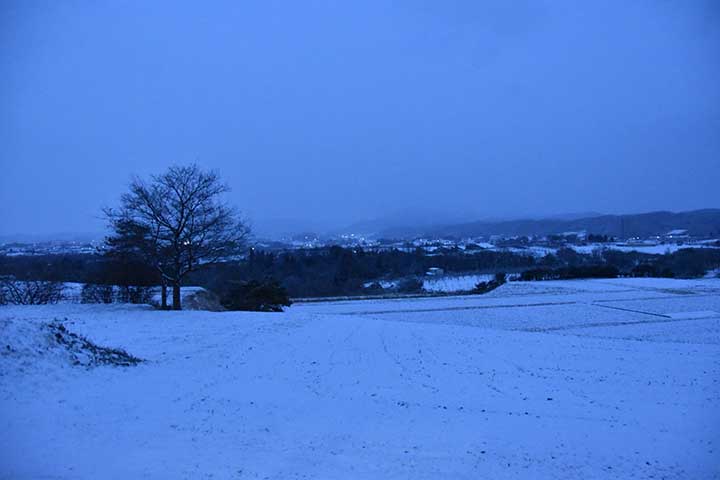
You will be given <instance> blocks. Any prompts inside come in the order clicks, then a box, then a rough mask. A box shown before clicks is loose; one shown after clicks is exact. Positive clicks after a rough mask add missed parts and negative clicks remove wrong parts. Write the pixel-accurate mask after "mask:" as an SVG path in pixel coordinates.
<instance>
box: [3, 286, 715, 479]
mask: <svg viewBox="0 0 720 480" xmlns="http://www.w3.org/2000/svg"><path fill="white" fill-rule="evenodd" d="M719 312H720V280H718V279H703V280H695V281H690V280H688V281H683V280H666V279H662V280H660V279H618V280H597V281H594V280H592V281H558V282H536V283H519V282H518V283H509V284H506V285H504V286H503V287H501V288H499V289H497V290H495V291H493V292H490V293H489V294H487V295H483V296H462V297H442V298H431V299H412V300H408V299H404V300H382V301H349V302H336V303H312V304H298V305H295V306H293V307H292V308H291V309H289V310H288V311H287V312H285V313H281V314H254V313H210V312H159V311H153V310H151V309H149V308H146V307H140V306H117V305H109V306H88V305H76V304H65V305H58V306H47V307H0V351H1V352H2V353H1V354H0V429H1V431H2V432H3V435H0V478H7V479H36V478H53V479H105V478H108V479H115V478H121V479H135V478H150V479H156V478H158V479H165V478H172V479H183V478H187V479H199V478H213V479H226V478H228V479H231V478H232V479H243V478H270V479H285V478H290V479H300V478H320V479H341V478H342V479H345V478H363V479H378V478H381V479H388V478H390V479H392V478H402V479H440V478H453V479H456V478H457V479H479V478H490V479H502V478H528V479H538V478H548V479H549V478H552V479H563V478H567V479H571V478H572V479H575V478H583V479H588V478H618V479H626V478H667V479H673V478H689V479H707V478H720V313H719ZM53 319H60V320H62V321H63V323H64V324H65V325H66V327H67V328H68V329H70V331H72V332H76V333H79V334H82V335H85V336H87V337H88V338H89V339H90V340H92V341H93V342H95V343H96V344H98V345H104V346H111V347H121V348H124V349H126V350H127V351H128V352H129V353H131V354H133V355H135V356H138V357H141V358H143V359H145V360H146V361H145V362H143V363H141V364H140V365H138V366H135V367H112V366H98V367H95V368H87V367H82V366H73V365H71V362H70V358H69V356H68V353H67V352H66V351H64V350H63V349H62V348H61V347H60V346H58V345H56V344H55V343H54V341H53V339H52V338H51V337H50V335H49V334H48V333H47V331H46V330H43V327H42V325H43V324H44V323H47V322H51V321H52V320H53Z"/></svg>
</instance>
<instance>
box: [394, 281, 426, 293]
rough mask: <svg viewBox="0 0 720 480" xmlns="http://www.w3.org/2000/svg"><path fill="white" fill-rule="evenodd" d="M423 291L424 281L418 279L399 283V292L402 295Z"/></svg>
mask: <svg viewBox="0 0 720 480" xmlns="http://www.w3.org/2000/svg"><path fill="white" fill-rule="evenodd" d="M422 289H423V282H422V280H418V279H417V278H406V279H404V280H402V281H400V283H398V286H397V290H398V292H400V293H420V292H422Z"/></svg>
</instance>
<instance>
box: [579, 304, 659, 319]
mask: <svg viewBox="0 0 720 480" xmlns="http://www.w3.org/2000/svg"><path fill="white" fill-rule="evenodd" d="M590 305H593V306H595V307H601V308H611V309H613V310H622V311H623V312H632V313H641V314H643V315H651V316H653V317H661V318H671V317H670V316H669V315H663V314H662V313H652V312H644V311H642V310H633V309H631V308H622V307H612V306H610V305H599V304H597V303H591V304H590ZM641 323H642V322H641Z"/></svg>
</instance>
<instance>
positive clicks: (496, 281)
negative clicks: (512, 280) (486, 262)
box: [473, 272, 507, 293]
mask: <svg viewBox="0 0 720 480" xmlns="http://www.w3.org/2000/svg"><path fill="white" fill-rule="evenodd" d="M506 281H507V275H505V273H503V272H498V273H496V274H495V277H494V278H493V279H492V280H490V281H489V282H480V283H478V284H477V285H475V288H474V289H473V293H487V292H490V291H492V290H495V289H496V288H498V287H499V286H500V285H503V284H504V283H505V282H506Z"/></svg>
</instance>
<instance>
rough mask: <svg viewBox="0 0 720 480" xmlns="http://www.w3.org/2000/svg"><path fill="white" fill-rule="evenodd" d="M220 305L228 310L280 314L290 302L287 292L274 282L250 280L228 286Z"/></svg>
mask: <svg viewBox="0 0 720 480" xmlns="http://www.w3.org/2000/svg"><path fill="white" fill-rule="evenodd" d="M220 304H221V305H222V306H223V307H225V308H226V309H228V310H247V311H253V312H282V311H283V307H289V306H290V304H291V302H290V298H289V297H288V294H287V290H285V288H284V287H283V286H282V285H280V283H278V282H277V281H276V280H265V281H257V280H251V281H249V282H242V283H240V282H237V283H234V284H232V285H231V286H229V287H228V288H227V290H226V291H225V292H224V293H223V295H222V296H221V297H220Z"/></svg>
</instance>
